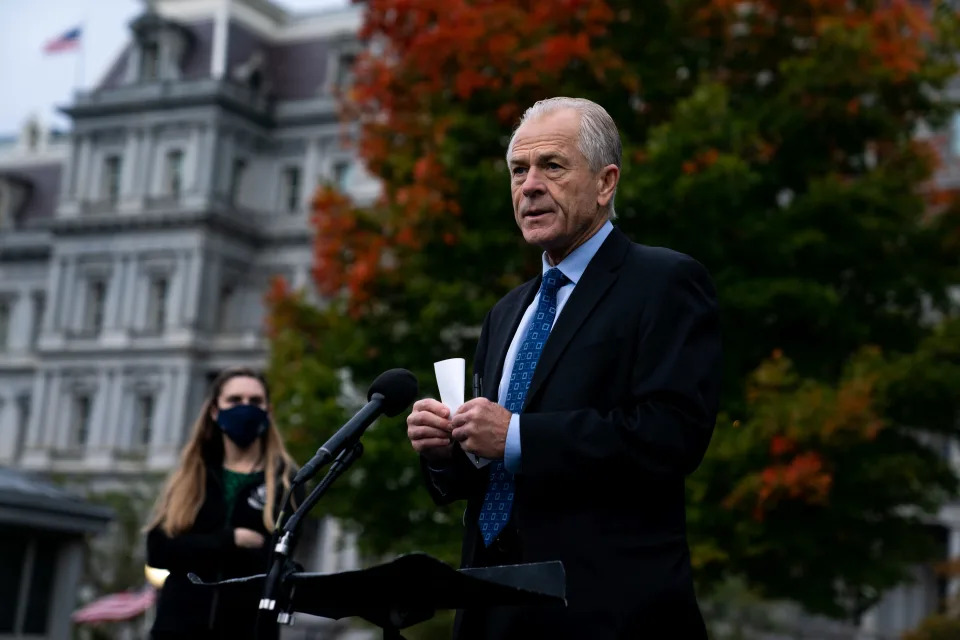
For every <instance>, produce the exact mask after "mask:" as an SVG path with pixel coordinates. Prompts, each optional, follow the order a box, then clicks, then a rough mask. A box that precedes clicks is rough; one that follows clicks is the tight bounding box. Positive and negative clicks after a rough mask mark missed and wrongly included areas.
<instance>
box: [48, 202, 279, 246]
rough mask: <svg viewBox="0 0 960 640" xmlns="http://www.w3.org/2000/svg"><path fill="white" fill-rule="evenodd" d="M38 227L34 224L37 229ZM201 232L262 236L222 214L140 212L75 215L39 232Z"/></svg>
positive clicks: (244, 222)
mask: <svg viewBox="0 0 960 640" xmlns="http://www.w3.org/2000/svg"><path fill="white" fill-rule="evenodd" d="M40 224H41V223H37V226H38V227H39V226H40ZM197 227H201V228H205V229H210V230H215V231H221V232H225V233H228V234H230V235H232V236H234V237H239V238H242V239H244V240H246V241H248V242H250V243H251V244H258V243H262V242H263V240H264V234H263V232H262V231H261V230H260V229H258V228H257V227H256V226H254V224H253V223H252V222H251V221H247V220H244V219H243V218H240V217H237V216H236V214H229V213H228V212H226V211H219V210H214V211H199V212H197V211H180V212H163V213H155V212H144V213H138V214H136V215H118V214H115V213H109V214H101V215H88V214H85V215H78V216H74V217H68V218H53V219H50V220H45V221H43V228H45V229H46V230H48V231H49V232H50V233H52V234H53V235H55V236H82V235H90V234H93V235H100V234H103V233H117V232H122V231H143V230H151V229H183V228H197Z"/></svg>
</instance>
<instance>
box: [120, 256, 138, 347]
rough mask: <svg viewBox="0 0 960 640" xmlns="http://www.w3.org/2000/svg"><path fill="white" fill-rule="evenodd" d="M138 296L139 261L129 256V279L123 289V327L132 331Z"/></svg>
mask: <svg viewBox="0 0 960 640" xmlns="http://www.w3.org/2000/svg"><path fill="white" fill-rule="evenodd" d="M136 294H137V261H136V259H135V258H134V257H133V256H132V255H128V256H127V278H126V283H125V284H124V288H123V310H122V313H123V315H122V316H121V321H120V322H121V326H122V327H123V328H124V329H126V330H128V331H129V330H130V329H132V328H133V326H134V324H133V312H134V304H135V302H136Z"/></svg>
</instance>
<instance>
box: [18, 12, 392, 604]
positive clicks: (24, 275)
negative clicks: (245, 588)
mask: <svg viewBox="0 0 960 640" xmlns="http://www.w3.org/2000/svg"><path fill="white" fill-rule="evenodd" d="M359 24H360V13H359V9H357V8H355V7H351V8H346V9H339V10H332V11H325V12H320V13H315V14H304V15H300V14H297V15H291V14H289V13H288V12H286V11H285V10H283V9H281V8H279V7H278V6H276V5H274V4H272V3H271V2H269V1H267V0H158V1H157V2H154V3H152V6H151V7H149V8H148V9H147V10H146V11H145V13H143V15H141V16H140V17H138V18H137V19H135V20H134V21H133V22H132V23H131V24H130V25H129V27H130V38H129V42H128V44H127V46H126V47H125V48H124V50H123V52H122V53H121V54H120V55H119V57H118V58H117V59H116V60H115V62H114V63H113V65H112V66H111V67H110V69H109V70H108V71H107V73H106V74H105V76H104V77H103V78H102V79H101V80H100V82H99V83H98V84H97V85H96V86H95V88H93V89H92V90H90V91H84V92H79V93H78V94H77V95H76V96H75V99H74V101H73V103H72V104H69V105H66V106H64V107H63V108H62V110H63V112H64V113H66V114H67V115H68V116H69V117H70V119H71V121H72V126H71V130H70V132H69V134H64V133H59V132H55V131H50V130H45V129H44V128H43V127H42V126H40V125H39V123H37V122H36V121H31V122H29V123H27V125H26V126H25V127H24V130H23V132H22V133H21V135H19V136H17V137H15V138H7V139H2V140H0V466H9V467H14V468H17V469H19V470H21V471H25V472H32V473H38V474H41V475H53V476H56V477H60V478H70V479H76V481H77V482H78V483H81V484H83V485H84V486H86V487H92V488H94V489H96V490H120V491H123V490H125V488H127V487H131V486H133V484H135V483H137V482H138V481H141V479H142V478H144V477H145V476H149V477H153V478H159V477H162V476H163V475H165V474H166V472H168V471H169V470H170V469H171V467H172V466H173V465H174V464H175V462H176V460H177V456H178V454H179V451H180V448H181V446H182V444H183V443H184V441H185V439H186V438H187V437H188V435H189V429H190V426H191V424H192V422H193V420H194V418H195V416H196V412H197V410H198V409H199V406H200V403H201V400H202V396H203V394H204V392H205V391H206V388H207V385H208V382H209V381H210V379H211V378H212V376H214V375H215V374H216V372H217V371H218V370H220V369H221V368H223V367H225V366H229V365H234V364H252V365H254V366H258V367H260V366H264V365H265V364H266V356H267V353H266V348H267V344H266V340H265V337H264V335H263V331H262V326H263V317H264V304H263V296H264V293H265V291H266V289H267V286H268V283H269V281H270V279H271V278H272V277H273V276H276V275H282V276H284V277H285V278H286V279H287V281H288V282H290V283H291V284H292V285H293V286H294V287H302V286H309V270H310V267H311V254H312V231H311V227H310V224H309V208H310V200H311V197H312V194H313V192H314V190H315V187H316V186H317V185H318V184H320V183H323V182H332V183H335V184H338V185H339V186H340V187H341V188H342V189H344V190H345V191H346V192H347V193H349V194H350V195H351V196H352V197H353V198H354V199H355V200H357V201H359V202H364V201H369V200H370V199H372V198H374V197H375V196H376V195H377V193H378V189H379V187H378V184H377V183H376V181H374V180H373V179H372V178H371V177H370V176H369V175H368V174H366V172H365V171H364V170H363V168H362V166H360V165H359V164H358V163H357V162H356V159H355V157H354V155H353V154H352V152H351V151H350V150H349V149H347V148H346V147H345V146H344V145H343V139H344V133H345V130H344V126H343V124H342V123H341V122H340V121H339V120H338V114H337V109H336V100H335V93H336V89H337V88H338V86H340V85H342V84H343V83H344V82H346V81H347V80H348V79H349V74H350V69H351V66H352V62H353V60H354V56H355V55H356V53H357V51H358V47H359V43H358V42H357V39H356V32H357V29H358V27H359ZM324 531H325V533H324V535H319V536H317V537H316V538H315V541H314V542H315V544H314V549H313V553H312V562H311V563H310V564H311V565H312V568H314V569H317V570H336V569H338V568H345V567H352V566H355V564H356V551H355V547H354V545H353V544H352V542H351V541H350V540H349V539H347V540H346V541H344V540H341V539H340V538H341V536H340V535H339V532H338V527H337V525H336V523H334V522H329V521H328V522H327V523H326V525H325V526H324ZM305 542H306V541H305ZM131 586H133V585H131Z"/></svg>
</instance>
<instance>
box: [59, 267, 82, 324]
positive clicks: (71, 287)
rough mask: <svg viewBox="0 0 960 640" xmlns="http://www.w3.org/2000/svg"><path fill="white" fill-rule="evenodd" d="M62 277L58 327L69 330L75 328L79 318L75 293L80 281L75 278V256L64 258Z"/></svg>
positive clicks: (77, 297) (77, 298)
mask: <svg viewBox="0 0 960 640" xmlns="http://www.w3.org/2000/svg"><path fill="white" fill-rule="evenodd" d="M64 265H65V268H64V278H63V286H62V287H61V295H60V296H59V297H60V301H59V302H60V305H59V306H60V312H59V314H58V316H59V319H60V326H59V329H61V330H63V331H71V330H73V329H76V328H77V326H78V325H79V318H78V314H77V309H76V306H77V304H76V303H77V301H78V300H79V296H78V295H77V289H79V288H80V282H79V280H78V278H77V258H76V256H67V257H65V258H64Z"/></svg>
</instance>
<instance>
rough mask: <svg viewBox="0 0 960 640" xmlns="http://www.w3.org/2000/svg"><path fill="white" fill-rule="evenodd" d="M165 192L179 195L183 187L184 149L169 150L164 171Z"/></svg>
mask: <svg viewBox="0 0 960 640" xmlns="http://www.w3.org/2000/svg"><path fill="white" fill-rule="evenodd" d="M163 181H164V193H166V194H167V195H170V196H174V197H177V196H179V195H180V192H181V191H182V188H183V151H181V150H180V149H175V150H173V151H168V152H167V157H166V162H165V163H164V172H163Z"/></svg>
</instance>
